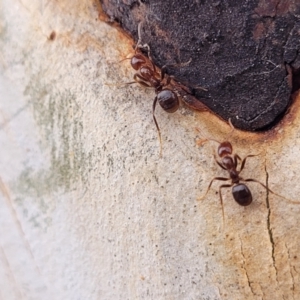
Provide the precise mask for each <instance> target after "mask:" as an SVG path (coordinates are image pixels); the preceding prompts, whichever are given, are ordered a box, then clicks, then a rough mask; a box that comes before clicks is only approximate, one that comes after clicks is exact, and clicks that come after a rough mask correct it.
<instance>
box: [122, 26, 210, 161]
mask: <svg viewBox="0 0 300 300" xmlns="http://www.w3.org/2000/svg"><path fill="white" fill-rule="evenodd" d="M141 26H142V22H140V23H139V25H138V37H139V39H138V42H137V45H136V47H135V54H134V55H133V56H132V57H131V61H130V64H131V67H132V68H133V69H134V70H136V71H137V72H136V73H135V74H134V76H133V79H134V80H135V81H133V82H128V83H127V84H133V83H139V84H140V85H142V86H145V87H151V88H154V90H155V94H156V96H155V98H154V100H153V105H152V116H153V120H154V123H155V126H156V129H157V132H158V137H159V141H160V156H161V153H162V141H161V133H160V129H159V126H158V123H157V120H156V118H155V108H156V104H157V102H158V103H159V105H160V106H161V107H162V109H163V110H164V111H166V112H168V113H174V112H176V111H177V110H178V108H179V98H178V96H179V97H180V98H183V99H185V98H186V99H187V101H188V99H189V98H188V95H187V94H188V93H189V92H188V91H187V90H186V88H184V87H183V86H181V85H179V84H176V83H175V82H174V81H173V80H172V79H173V78H172V77H171V76H168V75H167V74H166V72H165V70H166V67H167V66H170V65H164V66H163V67H162V68H161V70H160V71H158V70H157V68H156V67H155V65H154V63H153V61H152V58H151V56H150V47H149V45H148V44H144V45H142V44H141ZM140 49H145V50H146V51H147V56H146V55H144V54H143V53H142V52H141V50H140ZM189 63H190V61H189V62H187V63H183V64H179V65H178V64H177V65H176V66H185V65H187V64H189ZM201 107H203V106H201ZM203 109H204V108H203Z"/></svg>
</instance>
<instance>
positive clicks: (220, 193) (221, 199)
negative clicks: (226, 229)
mask: <svg viewBox="0 0 300 300" xmlns="http://www.w3.org/2000/svg"><path fill="white" fill-rule="evenodd" d="M232 186H233V184H222V185H221V186H220V187H219V196H220V202H221V206H222V216H223V226H224V223H225V214H224V205H223V198H222V191H221V190H222V189H223V188H229V187H232Z"/></svg>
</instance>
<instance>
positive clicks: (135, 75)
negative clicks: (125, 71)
mask: <svg viewBox="0 0 300 300" xmlns="http://www.w3.org/2000/svg"><path fill="white" fill-rule="evenodd" d="M133 79H134V80H135V81H132V82H128V83H127V84H132V83H139V84H140V85H142V86H145V87H151V85H150V84H148V83H147V82H145V81H144V80H143V78H142V77H141V76H140V75H139V74H137V73H136V74H134V76H133Z"/></svg>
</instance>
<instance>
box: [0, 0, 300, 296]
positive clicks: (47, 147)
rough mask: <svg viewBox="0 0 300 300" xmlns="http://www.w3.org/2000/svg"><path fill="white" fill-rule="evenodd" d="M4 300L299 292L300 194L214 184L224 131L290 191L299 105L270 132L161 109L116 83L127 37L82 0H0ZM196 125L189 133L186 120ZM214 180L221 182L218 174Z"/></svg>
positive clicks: (125, 71) (259, 172)
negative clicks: (246, 192) (242, 194)
mask: <svg viewBox="0 0 300 300" xmlns="http://www.w3.org/2000/svg"><path fill="white" fill-rule="evenodd" d="M1 15H2V18H1V23H0V47H1V53H0V67H1V74H0V95H1V97H0V105H1V115H0V129H1V130H0V141H1V152H0V153H1V156H0V206H1V207H0V230H1V231H0V287H1V288H0V299H90V300H92V299H95V300H96V299H272V300H274V299H298V298H299V296H300V285H299V283H300V277H299V274H300V257H299V241H300V231H299V227H300V217H299V216H300V214H299V210H300V205H298V204H295V203H290V202H288V201H287V200H285V199H283V197H279V196H275V195H273V194H272V193H270V192H267V191H266V190H265V189H264V188H263V187H262V186H260V185H259V184H256V183H249V188H250V189H251V191H252V195H253V200H254V201H253V203H252V204H251V205H250V206H247V207H241V206H239V205H238V204H237V203H236V202H235V201H234V200H233V197H232V194H231V190H230V188H229V189H224V190H223V201H224V213H225V218H224V223H223V220H222V207H221V204H220V200H219V195H218V194H217V193H218V186H219V184H220V183H214V184H213V186H212V188H211V190H210V191H209V193H208V194H207V196H206V197H205V198H204V199H203V200H201V201H199V200H198V199H199V198H200V197H201V196H202V195H203V194H204V193H205V191H206V189H207V186H208V184H209V182H210V180H211V179H212V178H213V177H215V176H219V177H220V176H221V177H224V176H225V177H226V176H227V173H226V172H225V171H224V170H222V169H221V168H219V166H218V165H217V164H216V162H215V161H214V153H216V148H217V143H216V142H214V141H209V142H206V143H200V142H201V141H202V140H203V139H204V138H205V137H210V138H213V139H216V140H219V141H222V140H224V139H228V140H230V141H231V142H232V144H233V147H234V151H235V152H236V153H237V154H239V155H240V156H241V157H245V156H246V155H248V154H258V156H256V157H253V158H249V159H248V160H247V164H246V166H245V169H244V170H243V172H242V174H241V175H242V176H243V177H244V178H254V179H256V180H259V181H261V182H263V183H264V184H266V185H268V187H269V188H271V189H272V190H273V191H274V192H276V193H279V194H281V195H283V196H285V197H286V198H289V199H292V200H294V201H296V202H299V204H300V199H299V196H298V195H299V186H298V184H297V183H298V182H299V177H300V166H299V163H298V156H299V148H300V145H299V144H300V140H299V134H298V131H299V129H298V128H299V123H300V117H299V101H300V98H299V97H298V98H296V99H295V100H294V104H293V106H292V108H291V111H290V112H289V114H288V115H287V116H286V117H285V119H284V120H283V122H281V124H279V126H277V127H276V128H275V129H274V130H273V131H271V132H268V133H265V134H253V133H245V132H240V131H238V130H234V131H233V132H231V129H230V127H229V126H228V125H226V123H224V122H222V121H221V120H220V119H218V118H217V117H215V116H213V115H211V114H210V113H209V112H204V113H200V112H196V111H192V110H190V109H188V108H186V107H181V109H180V111H179V112H177V113H175V114H172V115H171V114H170V115H169V114H166V113H165V112H164V111H162V110H161V109H159V108H158V109H157V112H156V117H157V120H158V122H159V126H160V128H161V133H162V139H163V155H162V158H160V157H159V141H158V138H157V132H156V128H155V125H154V123H153V120H152V111H151V109H152V102H153V99H154V97H155V95H154V91H153V90H151V89H145V88H143V87H140V86H138V85H135V84H132V85H126V84H124V83H126V82H130V81H132V77H133V74H134V71H133V69H132V68H131V67H130V64H129V61H128V60H124V61H122V62H120V61H121V60H122V59H124V58H126V57H130V55H132V54H133V50H132V43H133V42H132V41H131V40H129V39H128V38H127V37H125V36H123V35H122V34H121V33H119V32H118V31H117V30H116V29H114V28H112V27H110V26H108V25H107V24H105V23H103V22H101V21H100V20H99V18H98V8H97V5H96V3H93V2H91V1H88V0H86V1H75V2H74V1H73V2H72V3H71V2H68V1H54V2H40V1H28V0H24V1H2V3H1ZM196 128H199V129H200V131H199V130H196ZM221 184H222V182H221Z"/></svg>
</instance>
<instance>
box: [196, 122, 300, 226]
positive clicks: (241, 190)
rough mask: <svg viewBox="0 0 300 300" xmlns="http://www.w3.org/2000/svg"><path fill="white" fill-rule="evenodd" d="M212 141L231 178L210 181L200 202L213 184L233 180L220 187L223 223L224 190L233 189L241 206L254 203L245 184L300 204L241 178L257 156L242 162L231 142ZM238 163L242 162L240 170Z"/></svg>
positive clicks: (221, 163) (252, 180) (252, 155)
mask: <svg viewBox="0 0 300 300" xmlns="http://www.w3.org/2000/svg"><path fill="white" fill-rule="evenodd" d="M229 124H230V126H231V127H232V129H234V127H233V125H232V123H231V121H230V120H229ZM206 140H207V139H206ZM211 140H212V141H215V142H217V143H219V146H218V156H219V158H220V159H221V161H219V160H218V159H217V158H216V156H215V155H214V158H215V161H216V163H217V164H218V165H219V166H220V167H221V168H222V169H223V170H225V171H227V172H228V174H229V177H214V178H213V179H212V180H211V181H210V183H209V185H208V188H207V191H206V193H205V194H204V195H203V196H202V197H200V198H199V199H198V200H201V199H203V198H204V197H205V196H206V195H207V193H208V192H209V190H210V187H211V185H212V184H213V182H214V181H215V180H219V181H228V180H231V183H230V184H222V185H220V186H219V196H220V202H221V206H222V214H223V221H224V206H223V198H222V189H223V188H229V187H232V190H231V192H232V196H233V198H234V200H235V201H236V202H237V203H238V204H239V205H241V206H248V205H250V204H251V203H252V201H253V198H252V194H251V191H250V189H249V188H248V186H247V185H246V184H245V182H256V183H258V184H260V185H261V186H263V187H264V188H265V189H266V190H267V191H269V192H270V193H272V194H274V195H276V196H278V197H281V198H284V199H285V200H287V201H288V202H291V203H293V204H299V203H298V202H294V201H292V200H290V199H287V198H285V197H283V196H282V195H279V194H277V193H275V192H274V191H272V190H271V189H270V188H268V187H267V186H266V185H264V184H263V183H261V182H260V181H258V180H256V179H253V178H248V179H244V178H243V177H241V176H240V173H241V172H242V171H243V169H244V167H245V164H246V160H247V158H249V157H254V156H257V154H250V155H247V156H246V157H245V158H244V159H243V160H242V159H241V158H240V156H239V155H238V154H233V147H232V145H231V143H230V142H229V141H224V142H218V141H216V140H214V139H211ZM238 162H241V164H240V168H239V170H238ZM243 182H244V183H243Z"/></svg>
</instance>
